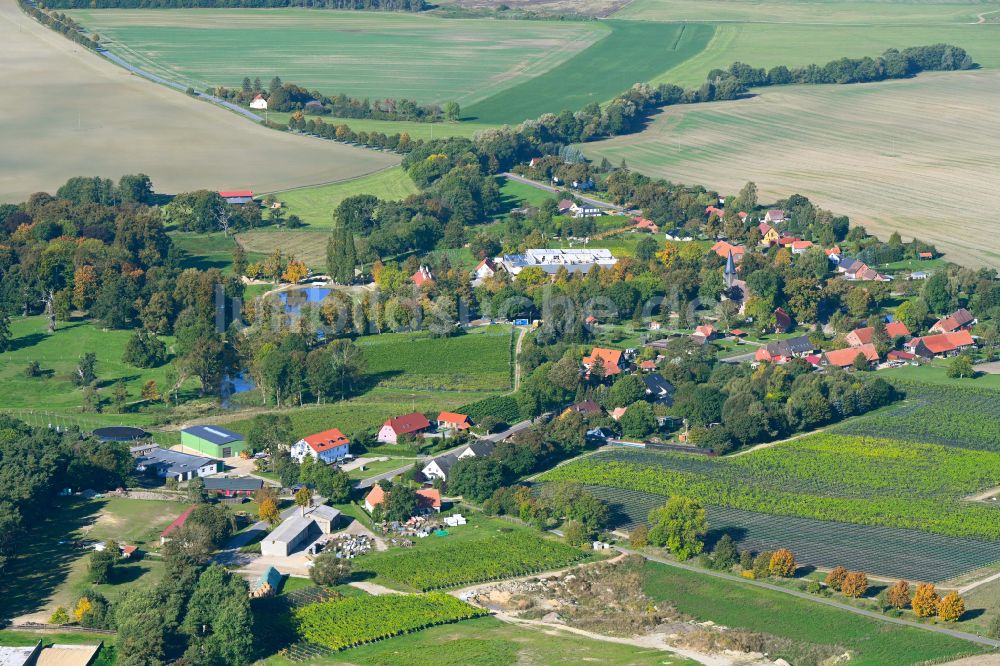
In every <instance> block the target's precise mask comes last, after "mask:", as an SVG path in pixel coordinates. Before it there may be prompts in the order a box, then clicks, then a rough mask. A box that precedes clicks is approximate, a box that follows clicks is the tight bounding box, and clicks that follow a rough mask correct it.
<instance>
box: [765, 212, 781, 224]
mask: <svg viewBox="0 0 1000 666" xmlns="http://www.w3.org/2000/svg"><path fill="white" fill-rule="evenodd" d="M764 221H765V222H767V223H768V224H778V223H779V222H784V221H785V211H783V210H781V209H780V208H772V209H771V210H769V211H767V212H766V213H764Z"/></svg>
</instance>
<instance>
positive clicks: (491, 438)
mask: <svg viewBox="0 0 1000 666" xmlns="http://www.w3.org/2000/svg"><path fill="white" fill-rule="evenodd" d="M543 417H544V415H543V416H541V417H539V418H543ZM532 423H534V421H533V420H531V419H528V420H527V421H521V422H520V423H517V424H515V425H512V426H511V427H509V428H507V429H506V430H504V431H503V432H498V433H494V434H492V435H487V436H485V437H480V438H479V439H480V440H486V441H488V442H499V441H502V440H504V439H507V438H508V437H510V436H511V435H514V434H516V433H518V432H521V431H522V430H524V429H525V428H529V427H531V424H532ZM465 446H468V444H467V443H466V444H461V445H459V446H456V447H453V448H451V449H447V450H445V451H439V452H438V453H435V454H434V455H433V456H423V457H421V458H418V459H417V460H430V459H431V458H436V457H438V456H443V455H446V454H448V453H451V452H452V451H457V450H458V449H461V448H463V447H465ZM412 467H413V463H412V462H411V463H409V464H407V465H405V466H403V467H398V468H396V469H391V470H389V471H388V472H382V473H381V474H376V475H375V476H370V477H368V478H367V479H361V480H360V481H358V482H357V483H355V484H354V487H355V488H357V489H359V490H361V489H364V488H371V487H372V486H374V485H375V484H376V483H378V482H379V481H382V480H384V479H391V478H393V477H394V476H398V475H400V474H402V473H403V472H407V471H409V470H410V469H411V468H412Z"/></svg>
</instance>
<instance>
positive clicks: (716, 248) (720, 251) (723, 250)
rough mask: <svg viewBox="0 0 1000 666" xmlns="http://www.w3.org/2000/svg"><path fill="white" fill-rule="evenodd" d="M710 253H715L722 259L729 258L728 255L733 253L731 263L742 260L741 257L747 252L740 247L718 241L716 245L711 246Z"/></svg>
mask: <svg viewBox="0 0 1000 666" xmlns="http://www.w3.org/2000/svg"><path fill="white" fill-rule="evenodd" d="M712 252H714V253H716V254H717V255H719V256H720V257H722V258H723V259H727V258H728V257H729V253H730V252H732V253H733V261H736V262H739V261H740V260H741V259H743V255H744V254H746V253H747V250H746V248H745V247H743V246H742V245H731V244H730V243H728V242H727V241H723V240H720V241H719V242H718V243H716V244H715V245H713V246H712Z"/></svg>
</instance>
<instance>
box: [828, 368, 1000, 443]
mask: <svg viewBox="0 0 1000 666" xmlns="http://www.w3.org/2000/svg"><path fill="white" fill-rule="evenodd" d="M896 384H897V385H898V386H899V387H900V388H902V389H903V390H905V391H906V394H907V399H906V402H904V403H901V404H897V405H893V406H892V407H889V408H887V409H883V410H879V411H878V412H876V413H874V414H868V415H865V416H862V417H859V418H855V419H850V420H849V421H846V422H844V423H841V424H838V425H836V426H834V427H832V428H831V429H830V430H831V431H833V432H839V433H845V434H849V435H861V436H864V437H897V438H901V439H915V440H918V441H922V442H932V443H934V444H942V445H944V446H957V447H960V448H966V449H976V450H981V451H993V452H996V453H1000V391H993V390H990V389H980V388H976V387H969V388H958V387H942V386H931V385H928V384H910V383H902V382H896Z"/></svg>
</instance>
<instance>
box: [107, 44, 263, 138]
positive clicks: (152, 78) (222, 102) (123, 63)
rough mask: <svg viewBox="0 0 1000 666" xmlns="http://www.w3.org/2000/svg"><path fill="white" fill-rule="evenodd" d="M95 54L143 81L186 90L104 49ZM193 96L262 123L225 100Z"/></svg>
mask: <svg viewBox="0 0 1000 666" xmlns="http://www.w3.org/2000/svg"><path fill="white" fill-rule="evenodd" d="M97 52H98V53H100V54H101V55H102V56H104V57H105V58H107V59H108V60H110V61H111V62H113V63H115V64H116V65H119V66H121V67H124V68H125V69H127V70H128V71H130V72H132V73H133V74H136V75H138V76H141V77H143V78H144V79H149V80H150V81H154V82H156V83H160V84H162V85H165V86H170V87H171V88H176V89H177V90H180V91H182V92H183V91H186V90H187V88H188V87H187V86H185V85H184V84H182V83H177V82H176V81H171V80H170V79H165V78H163V77H162V76H157V75H156V74H153V73H152V72H147V71H146V70H144V69H140V68H138V67H136V66H135V65H133V64H132V63H130V62H128V61H127V60H125V59H123V58H121V57H120V56H117V55H115V54H114V53H112V52H111V51H108V50H106V49H98V50H97ZM194 95H195V97H198V98H200V99H203V100H206V101H209V102H212V103H213V104H218V105H219V106H221V107H224V108H227V109H229V110H230V111H235V112H236V113H238V114H240V115H241V116H246V117H247V118H249V119H250V120H253V121H255V122H258V123H259V122H263V121H264V119H263V118H261V117H260V116H258V115H257V114H256V113H252V112H250V111H247V110H246V109H244V108H243V107H241V106H238V105H236V104H233V103H232V102H227V101H226V100H224V99H221V98H219V97H216V96H215V95H209V94H207V93H203V92H198V91H197V90H196V91H195V93H194Z"/></svg>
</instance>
